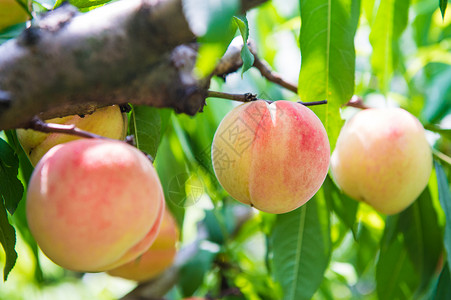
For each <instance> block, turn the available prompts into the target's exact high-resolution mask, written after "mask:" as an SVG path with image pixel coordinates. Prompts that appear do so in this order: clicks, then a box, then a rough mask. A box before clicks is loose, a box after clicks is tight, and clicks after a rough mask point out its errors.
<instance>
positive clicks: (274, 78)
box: [253, 53, 298, 94]
mask: <svg viewBox="0 0 451 300" xmlns="http://www.w3.org/2000/svg"><path fill="white" fill-rule="evenodd" d="M253 54H254V67H255V68H257V69H258V70H259V71H260V74H262V76H263V77H265V78H266V79H268V80H269V81H271V82H274V83H276V84H278V85H280V86H282V87H284V88H286V89H287V90H289V91H292V92H293V93H295V94H297V93H298V87H297V86H295V85H294V84H291V83H289V82H286V81H285V80H283V79H282V77H280V75H279V74H277V73H276V72H274V71H272V70H271V69H270V68H269V66H268V65H266V63H264V62H263V61H262V60H261V59H260V58H258V56H257V55H256V54H255V53H253Z"/></svg>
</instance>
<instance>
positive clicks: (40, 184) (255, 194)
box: [18, 100, 432, 281]
mask: <svg viewBox="0 0 451 300" xmlns="http://www.w3.org/2000/svg"><path fill="white" fill-rule="evenodd" d="M126 120H127V119H126V117H125V118H124V116H123V115H122V113H121V112H120V109H119V108H118V107H117V106H112V107H107V108H103V109H100V110H98V111H96V112H94V113H93V114H92V115H89V116H84V117H80V116H70V117H66V118H59V119H52V120H50V121H51V122H54V123H59V124H73V125H75V126H77V127H79V128H81V129H85V130H87V131H91V132H94V133H97V134H99V135H103V136H106V137H108V139H77V138H75V137H72V136H70V137H69V136H66V135H62V134H56V133H55V134H44V133H37V132H34V131H31V130H18V137H19V140H20V142H21V144H22V146H23V148H24V150H25V151H26V153H27V154H28V155H29V157H30V160H31V162H32V163H33V164H36V167H35V170H34V172H33V175H32V177H31V179H30V183H29V187H28V194H27V218H28V223H29V226H30V229H31V232H32V233H33V235H34V237H35V239H36V241H37V242H38V244H39V246H40V248H41V249H42V250H43V252H44V253H45V254H46V255H47V256H48V257H49V258H50V259H52V260H53V261H54V262H55V263H57V264H59V265H61V266H63V267H65V268H67V269H71V270H77V271H85V272H87V271H88V272H97V271H108V273H109V274H111V275H114V276H120V277H123V278H127V279H132V280H136V281H144V280H148V279H151V278H153V277H154V276H156V275H158V274H159V273H161V272H162V271H163V270H165V269H166V268H168V267H169V266H170V265H171V264H172V261H173V259H174V256H175V252H176V242H177V240H178V238H179V237H178V235H179V234H178V228H177V225H176V224H175V221H174V219H173V218H172V217H171V215H170V213H169V212H168V211H167V210H166V209H165V200H164V196H163V189H162V186H161V184H160V181H159V178H158V175H157V173H156V171H155V169H154V168H153V165H152V163H151V162H150V161H149V160H148V158H147V157H146V156H145V155H144V154H143V153H142V152H140V151H139V150H138V149H136V148H134V147H132V146H130V145H128V144H126V143H124V142H121V141H117V140H114V139H123V138H124V135H125V132H126V127H125V126H126V124H127V122H126ZM212 162H213V167H214V170H215V174H216V176H217V179H218V181H219V182H220V183H221V185H222V186H223V187H224V189H225V190H226V191H227V192H228V193H229V194H230V195H231V196H232V197H234V198H235V199H237V200H238V201H240V202H242V203H244V204H247V205H251V206H253V207H255V208H256V209H259V210H261V211H264V212H268V213H276V214H279V213H285V212H289V211H292V210H294V209H296V208H298V207H300V206H302V205H303V204H305V203H306V202H307V201H309V200H310V199H311V198H312V197H313V196H314V195H315V193H316V192H317V191H318V190H319V188H320V187H321V185H322V184H323V182H324V180H325V177H326V176H327V173H328V171H329V167H330V170H331V175H332V177H333V179H334V180H335V182H336V183H337V185H338V186H340V187H341V189H342V190H343V192H345V193H346V194H348V195H350V196H351V197H353V198H354V199H356V200H360V201H364V202H366V203H368V204H369V205H371V206H372V207H373V208H374V209H375V210H377V211H379V212H381V213H385V214H395V213H398V212H400V211H402V210H404V209H405V208H406V207H408V206H409V205H410V204H411V203H412V202H413V201H414V200H415V199H416V198H417V197H418V196H419V194H420V193H421V192H422V190H423V189H424V188H425V186H426V185H427V183H428V180H429V176H430V173H431V169H432V158H431V150H430V147H429V145H428V142H427V140H426V138H425V133H424V129H423V127H422V125H421V124H420V122H419V121H418V120H417V119H416V118H415V117H414V116H412V115H411V114H410V113H408V112H406V111H405V110H402V109H397V108H396V109H365V110H362V111H360V112H358V113H357V114H356V115H355V116H354V117H353V118H351V119H350V120H349V121H348V122H347V123H346V124H345V126H344V127H343V128H342V131H341V133H340V135H339V137H338V140H337V144H336V148H335V151H334V152H333V154H332V157H331V159H330V147H329V140H328V137H327V133H326V130H325V129H324V126H323V125H322V123H321V122H320V120H319V119H318V118H317V117H316V115H315V114H314V113H313V112H312V111H311V110H310V109H308V108H307V107H305V106H304V105H301V104H298V103H293V102H288V101H277V102H273V103H271V104H269V103H267V102H266V101H261V100H259V101H254V102H250V103H245V104H243V105H240V106H237V107H236V108H234V109H233V110H232V111H231V112H230V113H229V114H228V115H227V116H226V117H225V118H224V119H223V121H222V122H221V124H220V125H219V127H218V129H217V131H216V134H215V137H214V140H213V144H212Z"/></svg>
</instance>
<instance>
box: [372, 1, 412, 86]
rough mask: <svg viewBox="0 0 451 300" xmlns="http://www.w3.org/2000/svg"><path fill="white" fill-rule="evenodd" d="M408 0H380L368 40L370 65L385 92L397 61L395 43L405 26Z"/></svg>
mask: <svg viewBox="0 0 451 300" xmlns="http://www.w3.org/2000/svg"><path fill="white" fill-rule="evenodd" d="M408 12H409V1H407V0H381V2H380V5H379V8H378V10H377V14H376V18H375V20H374V24H373V25H372V26H371V33H370V42H371V45H372V46H373V52H372V55H371V65H372V68H373V71H374V73H375V74H376V76H377V79H378V81H379V88H380V89H381V90H382V92H384V93H387V92H388V90H389V88H390V81H391V78H392V76H393V71H394V65H395V62H396V61H397V57H396V55H397V54H396V46H395V45H396V44H397V43H398V40H399V38H400V37H401V34H402V32H403V31H404V29H405V28H406V26H407V21H408Z"/></svg>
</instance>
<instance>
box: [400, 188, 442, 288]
mask: <svg viewBox="0 0 451 300" xmlns="http://www.w3.org/2000/svg"><path fill="white" fill-rule="evenodd" d="M398 226H399V228H400V231H401V232H402V233H403V234H404V246H405V248H406V250H407V253H408V254H409V258H410V260H411V262H412V264H413V266H414V268H415V269H416V271H417V273H418V274H420V275H421V283H420V286H419V287H418V290H417V294H418V295H424V293H425V292H426V291H427V288H428V286H429V284H430V282H431V280H432V279H433V277H434V273H435V270H436V267H437V264H438V261H439V259H440V255H441V253H442V249H443V242H442V232H441V229H440V226H439V224H438V219H437V214H436V212H435V209H434V207H433V205H432V198H431V194H430V192H429V189H426V190H424V191H423V193H422V194H421V195H420V196H419V197H418V199H417V200H416V201H415V202H414V203H413V204H412V205H411V206H410V207H409V208H407V209H406V210H405V211H403V212H402V213H401V214H400V216H399V220H398Z"/></svg>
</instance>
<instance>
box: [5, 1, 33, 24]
mask: <svg viewBox="0 0 451 300" xmlns="http://www.w3.org/2000/svg"><path fill="white" fill-rule="evenodd" d="M26 20H28V13H27V11H26V10H25V9H24V8H23V7H22V6H21V5H20V4H19V3H17V0H0V31H2V30H3V29H6V28H8V27H10V26H13V25H16V24H19V23H23V22H25V21H26Z"/></svg>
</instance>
